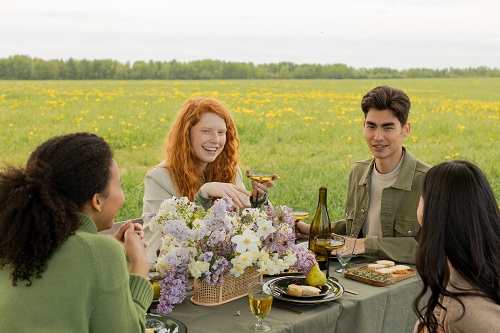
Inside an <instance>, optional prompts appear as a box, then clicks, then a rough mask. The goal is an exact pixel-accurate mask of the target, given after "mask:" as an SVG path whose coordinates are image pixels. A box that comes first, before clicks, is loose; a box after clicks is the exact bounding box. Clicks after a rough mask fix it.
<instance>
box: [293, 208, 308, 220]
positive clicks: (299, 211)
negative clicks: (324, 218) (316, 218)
mask: <svg viewBox="0 0 500 333" xmlns="http://www.w3.org/2000/svg"><path fill="white" fill-rule="evenodd" d="M292 215H293V218H294V219H296V220H299V221H302V220H305V219H307V218H308V217H309V216H311V213H310V212H309V210H307V209H304V208H296V209H293V211H292Z"/></svg>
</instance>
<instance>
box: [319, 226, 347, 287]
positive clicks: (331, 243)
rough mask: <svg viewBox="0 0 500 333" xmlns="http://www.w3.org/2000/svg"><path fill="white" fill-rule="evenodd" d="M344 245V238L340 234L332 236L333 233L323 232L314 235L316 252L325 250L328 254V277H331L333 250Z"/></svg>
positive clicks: (326, 254)
mask: <svg viewBox="0 0 500 333" xmlns="http://www.w3.org/2000/svg"><path fill="white" fill-rule="evenodd" d="M343 245H344V239H343V238H339V237H338V236H334V237H332V235H331V234H321V235H317V236H315V237H314V246H315V251H316V252H321V249H323V252H325V256H326V277H327V278H329V277H330V254H331V253H332V251H333V250H335V249H338V248H340V247H342V246H343Z"/></svg>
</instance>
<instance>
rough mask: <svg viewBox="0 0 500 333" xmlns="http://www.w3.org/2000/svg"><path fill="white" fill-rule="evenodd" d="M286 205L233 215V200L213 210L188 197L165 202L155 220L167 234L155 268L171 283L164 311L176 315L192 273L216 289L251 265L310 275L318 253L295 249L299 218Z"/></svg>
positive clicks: (165, 292) (161, 304)
mask: <svg viewBox="0 0 500 333" xmlns="http://www.w3.org/2000/svg"><path fill="white" fill-rule="evenodd" d="M291 211H292V210H291V209H290V208H288V207H285V206H279V207H276V208H273V207H266V208H265V209H264V211H261V210H260V209H257V208H251V209H245V210H243V211H242V212H241V215H238V214H236V213H235V212H234V211H233V210H232V201H231V199H228V198H224V199H219V200H217V201H216V202H215V203H214V205H213V206H212V207H211V208H210V209H209V210H207V211H205V210H204V209H203V208H198V207H197V206H195V205H194V204H193V203H191V202H189V200H188V199H187V198H179V199H177V198H170V199H167V200H165V201H164V202H163V203H162V205H161V208H160V212H158V214H157V215H156V216H155V217H154V218H153V219H154V221H155V225H156V226H157V228H158V229H161V230H162V231H163V233H164V234H163V237H162V246H161V249H160V255H159V257H158V259H157V262H156V265H155V267H156V268H157V270H159V271H160V273H161V274H162V276H164V277H165V278H164V279H163V280H162V281H161V282H160V286H161V287H162V292H161V295H160V301H159V305H158V312H159V313H161V314H166V313H168V312H170V311H172V308H173V306H174V305H175V304H179V303H181V302H182V300H183V299H184V298H185V297H186V291H187V290H188V288H187V277H188V275H189V274H191V275H192V276H194V277H196V278H198V279H199V280H202V281H205V282H207V283H209V284H211V285H218V286H220V285H222V284H223V283H224V277H225V276H228V275H229V276H239V275H241V274H243V273H244V271H245V268H246V267H248V266H252V265H256V266H258V267H259V271H260V272H264V271H266V273H267V274H279V273H280V272H283V271H284V270H286V269H288V268H294V269H299V270H301V271H302V272H304V274H306V273H307V272H308V271H309V270H310V269H311V267H312V266H313V265H314V264H316V259H315V257H314V255H313V254H312V253H310V252H309V251H308V250H307V249H305V248H304V247H301V246H297V245H295V242H294V241H295V233H294V232H293V223H294V219H293V216H292V214H291Z"/></svg>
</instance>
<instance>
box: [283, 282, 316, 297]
mask: <svg viewBox="0 0 500 333" xmlns="http://www.w3.org/2000/svg"><path fill="white" fill-rule="evenodd" d="M320 292H321V290H320V289H318V288H316V287H312V286H304V285H298V284H293V283H292V284H289V285H288V290H287V293H288V294H289V295H292V296H316V295H319V293H320Z"/></svg>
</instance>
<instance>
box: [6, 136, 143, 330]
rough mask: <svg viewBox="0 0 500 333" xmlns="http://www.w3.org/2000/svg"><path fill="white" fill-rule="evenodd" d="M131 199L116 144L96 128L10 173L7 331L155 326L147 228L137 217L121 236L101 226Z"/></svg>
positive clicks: (49, 147) (43, 150) (46, 146)
mask: <svg viewBox="0 0 500 333" xmlns="http://www.w3.org/2000/svg"><path fill="white" fill-rule="evenodd" d="M123 202H124V195H123V192H122V189H121V177H120V174H119V171H118V166H117V164H116V162H115V161H114V159H113V154H112V152H111V149H110V147H109V145H108V144H107V143H106V142H105V141H104V140H103V139H102V138H100V137H98V136H96V135H93V134H88V133H76V134H69V135H64V136H59V137H55V138H52V139H50V140H48V141H46V142H45V143H43V144H42V145H40V146H39V147H38V148H36V150H35V151H34V152H33V153H32V154H31V156H30V158H29V160H28V162H27V164H26V168H24V169H16V168H8V169H6V170H5V171H3V172H1V173H0V295H1V297H0V313H1V314H2V315H1V316H0V327H1V328H2V331H3V330H5V329H7V328H8V329H9V331H12V332H14V331H16V332H19V331H22V332H42V331H43V332H134V333H135V332H140V331H141V330H142V331H144V330H145V327H144V319H145V314H146V310H147V308H148V307H149V305H150V304H151V301H152V298H153V291H152V287H151V285H150V283H149V281H148V280H147V278H146V277H147V274H148V270H149V265H148V262H147V258H146V253H145V250H144V243H143V241H142V239H141V235H140V233H141V232H140V230H137V228H136V227H135V226H134V225H132V224H131V223H130V222H129V223H126V224H124V225H123V226H122V228H121V229H119V230H118V231H117V233H116V234H115V235H114V236H115V238H116V239H117V240H118V241H117V240H116V239H113V238H112V237H108V236H104V235H99V234H97V232H98V231H101V230H106V229H109V228H111V227H112V226H113V222H114V221H113V219H114V216H115V215H116V213H117V212H118V210H119V209H120V208H121V206H122V205H123ZM120 243H121V244H122V245H123V246H122V245H120ZM127 261H128V263H127ZM127 266H128V267H127Z"/></svg>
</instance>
